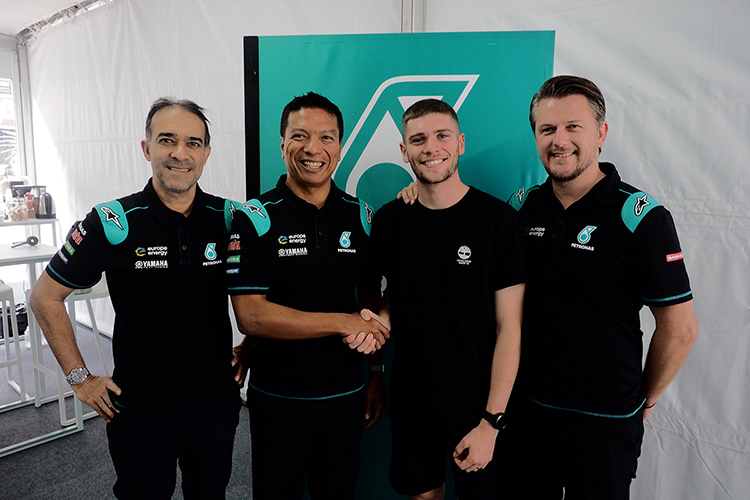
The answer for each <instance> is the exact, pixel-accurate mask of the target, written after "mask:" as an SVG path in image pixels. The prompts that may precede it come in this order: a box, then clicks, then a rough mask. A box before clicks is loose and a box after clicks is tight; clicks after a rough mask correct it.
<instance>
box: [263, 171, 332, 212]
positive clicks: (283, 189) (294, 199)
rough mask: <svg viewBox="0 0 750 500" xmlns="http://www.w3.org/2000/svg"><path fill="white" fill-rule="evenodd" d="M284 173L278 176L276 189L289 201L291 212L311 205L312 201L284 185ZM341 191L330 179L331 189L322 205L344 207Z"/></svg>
mask: <svg viewBox="0 0 750 500" xmlns="http://www.w3.org/2000/svg"><path fill="white" fill-rule="evenodd" d="M286 178H287V176H286V174H284V175H282V176H281V177H279V180H278V181H277V182H276V189H278V190H279V192H280V193H281V194H282V195H283V197H284V200H286V202H287V203H289V206H290V207H291V209H292V213H295V214H296V213H299V211H300V210H304V209H305V207H308V206H313V205H312V203H309V202H307V201H305V200H303V199H302V198H300V197H299V196H297V195H296V194H294V192H293V191H292V190H291V189H289V186H287V185H286ZM342 194H343V192H342V191H341V190H340V189H339V188H338V186H336V183H335V182H333V179H331V189H330V191H329V192H328V198H326V202H325V205H323V207H335V208H337V209H339V210H344V209H345V207H346V204H345V202H344V200H343V197H342V196H341V195H342Z"/></svg>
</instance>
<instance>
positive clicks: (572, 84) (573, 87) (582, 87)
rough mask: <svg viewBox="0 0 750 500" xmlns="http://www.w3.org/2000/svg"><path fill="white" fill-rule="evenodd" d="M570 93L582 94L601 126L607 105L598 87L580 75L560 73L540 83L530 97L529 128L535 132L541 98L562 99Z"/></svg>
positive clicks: (605, 115)
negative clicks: (537, 89)
mask: <svg viewBox="0 0 750 500" xmlns="http://www.w3.org/2000/svg"><path fill="white" fill-rule="evenodd" d="M571 95H582V96H584V97H585V98H586V99H588V101H589V106H590V107H591V113H593V115H594V118H595V119H596V124H597V125H598V126H600V127H601V125H602V123H604V120H605V119H606V117H607V106H606V104H605V102H604V95H602V91H601V90H599V87H597V86H596V84H595V83H594V82H592V81H591V80H587V79H586V78H582V77H580V76H571V75H561V76H555V77H552V78H550V79H549V80H547V81H546V82H544V83H543V84H542V87H541V88H540V89H539V92H537V93H536V94H534V97H533V98H532V99H531V106H530V109H529V123H530V124H531V130H533V131H534V133H536V113H537V111H538V110H539V102H540V101H541V100H542V99H562V98H563V97H568V96H571Z"/></svg>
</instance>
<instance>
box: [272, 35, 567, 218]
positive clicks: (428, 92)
mask: <svg viewBox="0 0 750 500" xmlns="http://www.w3.org/2000/svg"><path fill="white" fill-rule="evenodd" d="M553 56H554V32H552V31H537V32H534V31H532V32H477V33H414V34H385V35H316V36H273V37H259V41H258V78H259V107H260V110H259V113H260V148H261V154H260V186H261V191H267V190H268V189H271V188H272V187H273V186H274V185H275V184H276V180H277V179H278V177H279V175H280V174H283V173H285V167H284V162H283V160H282V158H281V151H280V133H279V121H280V117H281V111H282V109H283V108H284V106H285V105H286V103H287V102H289V101H290V100H291V99H292V98H293V97H294V96H296V95H301V94H304V93H306V92H308V91H314V92H317V93H320V94H322V95H325V96H326V97H328V98H329V99H330V100H331V101H333V102H334V103H336V104H337V105H338V106H339V108H341V111H342V113H343V115H344V128H345V131H344V135H343V139H344V141H343V156H342V160H341V163H340V164H339V167H338V169H337V170H336V173H335V175H334V180H335V181H336V184H337V185H338V186H339V187H341V188H342V189H345V190H346V191H347V192H349V193H351V194H353V195H355V196H358V197H360V198H362V199H364V200H366V201H367V202H368V203H370V205H371V206H373V207H375V208H379V207H380V206H381V205H383V204H384V203H385V202H387V201H389V200H391V199H393V197H394V196H395V194H396V193H397V192H398V191H399V190H400V189H401V188H402V187H404V186H405V185H406V184H408V183H409V182H411V180H412V178H413V177H412V173H411V170H410V168H409V165H408V164H407V163H404V162H403V160H402V157H401V153H400V150H399V146H398V143H399V142H400V138H401V115H402V114H403V112H404V110H405V108H407V107H408V106H409V105H410V104H412V103H413V102H415V101H416V100H419V99H420V98H424V97H436V98H440V99H442V100H444V101H446V102H447V103H449V104H451V105H452V106H453V107H454V108H455V109H456V111H457V113H458V117H459V121H460V125H461V130H462V132H464V133H465V134H466V153H465V154H464V155H463V156H462V157H461V160H460V163H459V172H460V173H461V178H462V180H463V181H464V182H466V183H467V184H470V185H473V186H475V187H478V188H480V189H482V190H484V191H487V192H489V193H492V194H494V195H495V196H497V197H499V198H501V199H503V200H507V199H508V197H509V196H510V195H511V194H512V193H513V192H514V191H516V190H517V189H518V188H520V187H525V186H529V185H531V184H536V183H538V182H541V181H542V180H543V179H544V178H545V173H544V170H543V169H542V167H541V164H540V162H539V159H538V157H537V154H536V148H535V146H534V138H533V135H532V133H531V129H530V127H529V121H528V113H529V103H530V101H531V97H532V96H533V94H534V92H536V91H537V90H538V89H539V87H540V86H541V84H542V83H543V82H544V81H545V80H546V79H547V78H549V77H550V76H552V64H553Z"/></svg>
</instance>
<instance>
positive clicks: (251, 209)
mask: <svg viewBox="0 0 750 500" xmlns="http://www.w3.org/2000/svg"><path fill="white" fill-rule="evenodd" d="M242 208H244V209H245V210H247V211H248V212H250V213H251V214H258V215H260V216H261V217H263V218H264V219H265V218H266V214H264V213H263V212H262V210H261V208H260V207H258V206H256V205H253V204H252V203H248V204H247V205H242Z"/></svg>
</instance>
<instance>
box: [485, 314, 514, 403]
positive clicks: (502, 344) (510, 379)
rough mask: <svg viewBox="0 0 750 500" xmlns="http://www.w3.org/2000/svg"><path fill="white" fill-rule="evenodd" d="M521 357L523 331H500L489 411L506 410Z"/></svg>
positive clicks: (494, 361)
mask: <svg viewBox="0 0 750 500" xmlns="http://www.w3.org/2000/svg"><path fill="white" fill-rule="evenodd" d="M520 359H521V332H520V325H519V326H518V328H513V329H507V330H505V331H503V332H499V334H498V337H497V342H496V344H495V353H494V356H493V360H492V380H491V381H490V393H489V397H488V398H487V411H489V412H490V413H493V414H495V413H501V412H505V407H506V406H507V404H508V398H509V397H510V393H511V390H512V389H513V384H514V383H515V381H516V374H517V373H518V364H519V361H520Z"/></svg>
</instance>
